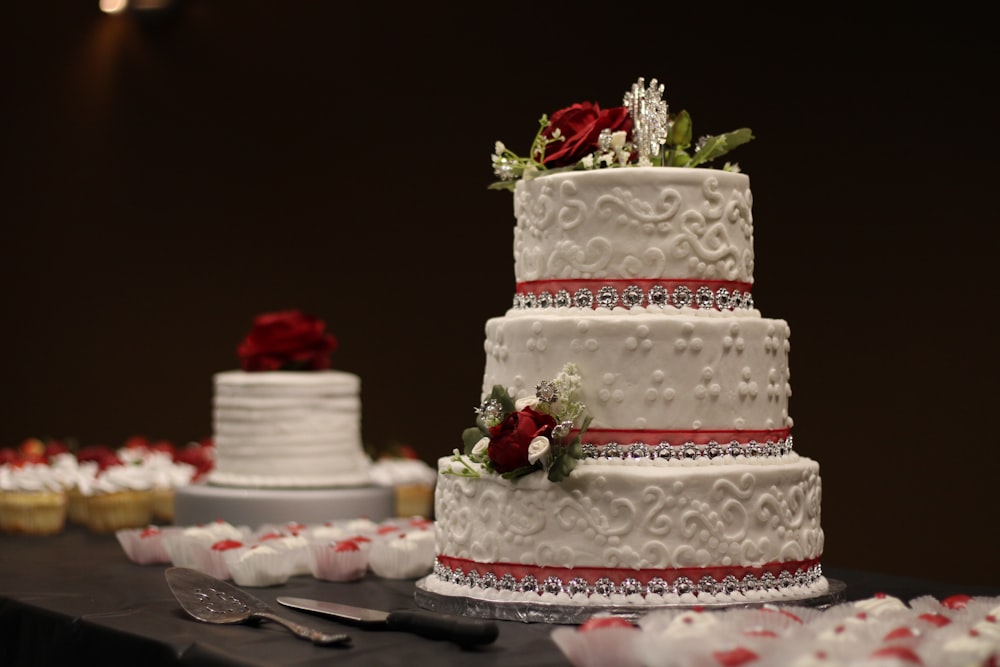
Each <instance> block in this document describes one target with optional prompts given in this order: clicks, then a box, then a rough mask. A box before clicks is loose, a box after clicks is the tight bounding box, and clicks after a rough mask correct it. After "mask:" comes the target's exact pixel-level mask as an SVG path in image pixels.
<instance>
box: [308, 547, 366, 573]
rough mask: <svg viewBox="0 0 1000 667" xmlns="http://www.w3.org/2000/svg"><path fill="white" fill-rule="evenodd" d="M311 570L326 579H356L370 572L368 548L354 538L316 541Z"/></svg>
mask: <svg viewBox="0 0 1000 667" xmlns="http://www.w3.org/2000/svg"><path fill="white" fill-rule="evenodd" d="M311 551H312V561H311V563H310V571H311V572H312V575H313V576H314V577H315V578H317V579H323V580H325V581H356V580H358V579H362V578H364V576H365V574H366V573H367V572H368V549H367V548H366V547H365V546H363V545H362V544H360V543H358V542H356V541H354V540H340V541H334V542H326V543H321V542H314V543H313V544H312V545H311Z"/></svg>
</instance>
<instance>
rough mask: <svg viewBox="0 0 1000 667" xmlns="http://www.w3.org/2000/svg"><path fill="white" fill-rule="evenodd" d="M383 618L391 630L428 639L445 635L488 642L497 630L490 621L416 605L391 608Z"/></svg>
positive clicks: (468, 641) (462, 640)
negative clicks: (407, 607)
mask: <svg viewBox="0 0 1000 667" xmlns="http://www.w3.org/2000/svg"><path fill="white" fill-rule="evenodd" d="M385 620H386V624H387V625H388V627H389V629H391V630H399V631H402V632H412V633H414V634H418V635H420V636H421V637H427V638H429V639H446V640H448V641H452V642H455V643H457V644H461V645H463V646H472V645H475V644H489V643H490V642H492V641H493V640H495V639H496V638H497V635H498V634H499V628H498V627H497V624H496V623H494V622H493V621H485V620H480V619H477V618H466V617H465V616H454V615H451V614H438V613H435V612H432V611H420V610H416V609H397V610H396V611H391V612H389V616H388V618H386V619H385Z"/></svg>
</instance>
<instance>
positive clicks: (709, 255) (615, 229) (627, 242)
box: [514, 167, 753, 283]
mask: <svg viewBox="0 0 1000 667" xmlns="http://www.w3.org/2000/svg"><path fill="white" fill-rule="evenodd" d="M752 201H753V198H752V196H751V194H750V181H749V178H748V177H747V176H746V175H745V174H741V173H733V172H724V171H719V170H715V169H686V168H672V167H648V168H643V167H630V168H627V169H601V170H596V171H570V172H564V173H559V174H551V175H548V176H543V177H540V178H535V179H532V180H527V181H520V182H518V183H517V185H516V187H515V190H514V216H515V218H516V219H517V225H516V227H515V228H514V277H515V279H516V280H517V281H518V282H522V281H529V280H545V279H553V278H591V277H595V278H671V279H685V278H695V279H698V278H701V279H716V280H733V281H740V282H748V283H752V282H753V217H752V215H751V204H752Z"/></svg>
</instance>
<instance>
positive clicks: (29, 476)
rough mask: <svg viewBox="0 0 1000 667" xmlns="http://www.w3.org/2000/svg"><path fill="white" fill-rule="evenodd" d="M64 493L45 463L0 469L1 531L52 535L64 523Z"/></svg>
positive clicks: (22, 464) (57, 531) (5, 466)
mask: <svg viewBox="0 0 1000 667" xmlns="http://www.w3.org/2000/svg"><path fill="white" fill-rule="evenodd" d="M66 503H67V501H66V492H65V490H64V488H63V486H62V483H61V482H60V481H59V480H58V479H57V478H56V477H55V475H53V473H52V469H51V468H50V467H49V466H48V464H46V463H17V464H4V465H2V466H0V531H2V532H5V533H22V534H27V535H53V534H56V533H59V532H61V531H62V529H63V527H64V526H65V523H66Z"/></svg>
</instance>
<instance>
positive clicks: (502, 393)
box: [490, 384, 514, 417]
mask: <svg viewBox="0 0 1000 667" xmlns="http://www.w3.org/2000/svg"><path fill="white" fill-rule="evenodd" d="M490 398H495V399H496V400H498V401H500V407H502V408H503V414H504V416H505V417H506V416H507V415H509V414H510V413H512V412H514V399H513V398H511V397H510V394H508V393H507V390H506V389H504V387H503V385H500V384H495V385H493V390H492V391H491V392H490Z"/></svg>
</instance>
